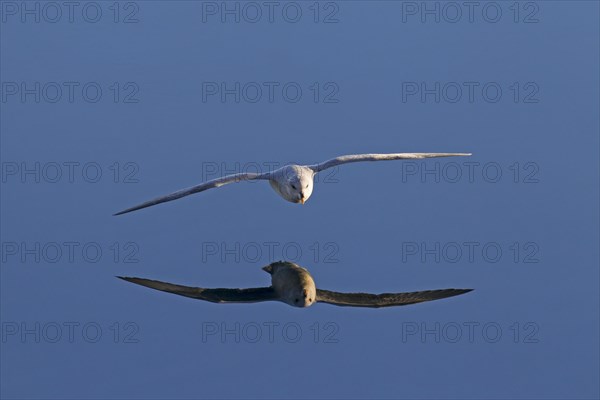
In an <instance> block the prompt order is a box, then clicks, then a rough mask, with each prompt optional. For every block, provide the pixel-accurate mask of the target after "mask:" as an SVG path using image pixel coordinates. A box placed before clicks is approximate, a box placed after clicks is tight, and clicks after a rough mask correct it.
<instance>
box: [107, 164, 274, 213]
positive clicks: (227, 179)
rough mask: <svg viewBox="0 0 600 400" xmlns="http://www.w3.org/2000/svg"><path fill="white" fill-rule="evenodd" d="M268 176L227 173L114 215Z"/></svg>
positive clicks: (267, 176) (267, 177) (265, 174)
mask: <svg viewBox="0 0 600 400" xmlns="http://www.w3.org/2000/svg"><path fill="white" fill-rule="evenodd" d="M270 176H271V175H270V174H269V173H263V174H256V173H251V172H247V173H241V174H233V175H227V176H224V177H222V178H217V179H213V180H211V181H208V182H204V183H201V184H199V185H196V186H192V187H189V188H187V189H182V190H179V191H177V192H175V193H171V194H168V195H166V196H162V197H157V198H156V199H154V200H150V201H147V202H145V203H142V204H139V205H137V206H134V207H131V208H128V209H127V210H123V211H120V212H118V213H116V214H114V215H122V214H127V213H128V212H132V211H137V210H141V209H142V208H146V207H152V206H154V205H157V204H160V203H166V202H167V201H173V200H177V199H180V198H182V197H185V196H189V195H190V194H194V193H199V192H203V191H205V190H208V189H212V188H217V187H219V186H223V185H227V184H228V183H233V182H240V181H249V180H254V179H269V178H270Z"/></svg>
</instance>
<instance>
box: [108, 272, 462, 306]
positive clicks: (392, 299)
mask: <svg viewBox="0 0 600 400" xmlns="http://www.w3.org/2000/svg"><path fill="white" fill-rule="evenodd" d="M263 270H265V271H266V272H268V273H269V274H271V286H269V287H259V288H249V289H205V288H198V287H189V286H181V285H174V284H172V283H166V282H160V281H154V280H150V279H143V278H129V277H121V276H119V277H118V278H120V279H124V280H126V281H128V282H132V283H136V284H138V285H142V286H146V287H149V288H152V289H156V290H161V291H163V292H168V293H174V294H178V295H180V296H185V297H191V298H193V299H198V300H205V301H210V302H213V303H257V302H261V301H281V302H284V303H286V304H289V305H290V306H293V307H309V306H311V305H313V304H314V303H328V304H333V305H336V306H348V307H371V308H379V307H393V306H404V305H408V304H414V303H421V302H424V301H431V300H439V299H444V298H446V297H452V296H458V295H460V294H464V293H467V292H470V291H471V290H473V289H441V290H426V291H422V292H411V293H382V294H371V293H340V292H331V291H329V290H323V289H317V287H316V286H315V281H314V280H313V278H312V276H311V275H310V273H309V272H308V271H307V270H306V269H305V268H302V267H300V266H299V265H297V264H294V263H292V262H287V261H277V262H274V263H272V264H269V265H267V266H266V267H264V268H263Z"/></svg>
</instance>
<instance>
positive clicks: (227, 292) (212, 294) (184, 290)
mask: <svg viewBox="0 0 600 400" xmlns="http://www.w3.org/2000/svg"><path fill="white" fill-rule="evenodd" d="M117 278H120V279H123V280H125V281H127V282H131V283H136V284H138V285H142V286H146V287H149V288H152V289H156V290H161V291H163V292H168V293H173V294H178V295H180V296H185V297H191V298H193V299H198V300H205V301H210V302H213V303H256V302H259V301H269V300H278V299H279V298H278V297H277V296H276V295H275V290H273V288H272V287H261V288H249V289H204V288H198V287H190V286H182V285H174V284H172V283H167V282H160V281H153V280H151V279H143V278H129V277H123V276H118V277H117Z"/></svg>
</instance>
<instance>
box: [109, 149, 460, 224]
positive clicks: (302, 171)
mask: <svg viewBox="0 0 600 400" xmlns="http://www.w3.org/2000/svg"><path fill="white" fill-rule="evenodd" d="M470 155H471V153H393V154H353V155H347V156H340V157H336V158H332V159H331V160H327V161H325V162H322V163H319V164H313V165H295V164H291V165H286V166H283V167H281V168H279V169H276V170H274V171H269V172H264V173H254V172H244V173H238V174H232V175H227V176H224V177H221V178H216V179H213V180H210V181H207V182H204V183H201V184H199V185H196V186H192V187H189V188H187V189H182V190H179V191H177V192H174V193H171V194H168V195H166V196H161V197H157V198H156V199H154V200H150V201H147V202H145V203H142V204H139V205H137V206H134V207H131V208H128V209H126V210H123V211H120V212H118V213H116V214H114V215H122V214H126V213H129V212H132V211H137V210H141V209H142V208H146V207H151V206H154V205H157V204H160V203H166V202H168V201H173V200H177V199H180V198H182V197H185V196H189V195H191V194H194V193H199V192H203V191H205V190H208V189H213V188H217V187H221V186H223V185H227V184H228V183H233V182H241V181H250V180H267V181H269V183H270V184H271V187H272V188H273V189H274V190H275V192H277V194H279V195H280V196H281V197H283V198H284V199H285V200H287V201H289V202H292V203H301V204H304V202H305V201H306V200H308V199H309V198H310V195H311V194H312V191H313V178H314V176H315V175H316V174H318V173H319V172H321V171H323V170H326V169H328V168H332V167H337V166H338V165H342V164H348V163H354V162H361V161H388V160H415V159H422V158H434V157H455V156H470Z"/></svg>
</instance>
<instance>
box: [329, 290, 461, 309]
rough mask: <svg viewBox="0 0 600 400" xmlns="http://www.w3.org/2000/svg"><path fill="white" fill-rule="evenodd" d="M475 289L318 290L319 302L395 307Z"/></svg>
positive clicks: (340, 304)
mask: <svg viewBox="0 0 600 400" xmlns="http://www.w3.org/2000/svg"><path fill="white" fill-rule="evenodd" d="M471 290H473V289H441V290H426V291H423V292H411V293H382V294H371V293H339V292H330V291H329V290H322V289H317V301H318V302H321V303H329V304H333V305H336V306H347V307H373V308H378V307H393V306H405V305H408V304H415V303H421V302H424V301H431V300H439V299H444V298H446V297H452V296H458V295H459V294H463V293H467V292H470V291H471Z"/></svg>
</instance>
